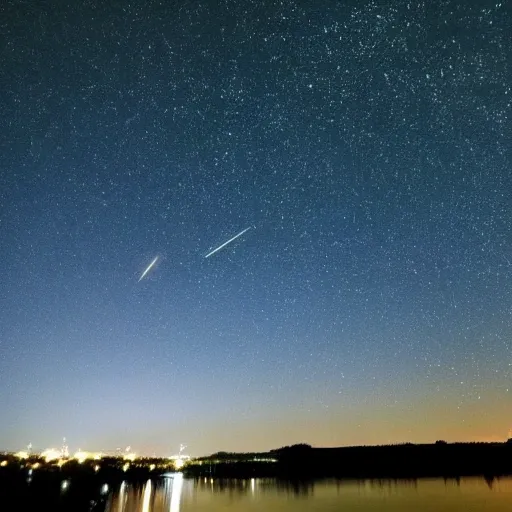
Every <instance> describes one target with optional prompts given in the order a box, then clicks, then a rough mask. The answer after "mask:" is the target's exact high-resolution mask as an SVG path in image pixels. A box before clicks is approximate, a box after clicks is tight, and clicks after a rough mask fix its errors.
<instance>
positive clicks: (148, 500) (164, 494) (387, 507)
mask: <svg viewBox="0 0 512 512" xmlns="http://www.w3.org/2000/svg"><path fill="white" fill-rule="evenodd" d="M106 510H107V511H109V512H163V511H166V512H178V511H180V512H186V511H203V510H208V511H210V512H215V511H226V510H233V511H235V510H237V511H238V510H239V511H251V512H255V511H260V510H261V511H263V510H264V511H267V512H272V511H290V512H291V511H294V512H298V511H299V512H300V511H302V510H304V511H305V510H314V511H317V512H323V511H326V512H327V511H334V510H343V511H345V512H350V511H368V512H370V511H381V512H386V511H395V512H396V511H415V512H423V511H436V512H451V511H459V510H463V511H464V512H471V511H476V510H478V511H480V510H485V511H489V512H505V511H507V512H510V511H511V510H512V478H501V479H494V480H485V479H483V478H463V479H460V480H446V481H445V480H444V479H431V480H428V479H426V480H417V481H390V480H380V481H376V480H372V481H370V480H364V481H346V480H344V481H336V480H327V481H317V482H309V483H300V484H297V483H296V484H293V483H282V482H277V481H275V480H264V479H253V480H238V481H234V480H209V479H206V480H205V479H203V480H187V479H184V478H183V477H182V475H179V474H178V475H174V476H169V477H166V478H162V479H161V480H153V481H148V482H147V483H146V484H144V485H138V486H134V485H130V484H127V483H123V484H121V485H120V486H119V488H117V489H115V490H113V492H112V493H111V494H110V496H109V498H108V500H107V504H106Z"/></svg>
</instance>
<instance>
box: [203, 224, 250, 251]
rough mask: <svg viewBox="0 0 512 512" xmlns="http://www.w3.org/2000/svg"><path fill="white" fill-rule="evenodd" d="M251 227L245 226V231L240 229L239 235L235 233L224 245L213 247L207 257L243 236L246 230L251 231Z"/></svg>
mask: <svg viewBox="0 0 512 512" xmlns="http://www.w3.org/2000/svg"><path fill="white" fill-rule="evenodd" d="M249 229H251V227H250V226H249V227H248V228H245V229H244V230H243V231H240V233H238V235H235V236H234V237H233V238H230V239H229V240H228V241H227V242H224V243H223V244H222V245H219V247H217V249H213V251H211V252H209V253H208V254H207V255H206V256H205V258H209V257H210V256H211V255H212V254H215V253H216V252H217V251H220V250H221V249H222V248H223V247H226V245H228V244H230V243H231V242H232V241H233V240H236V239H237V238H238V237H239V236H242V235H243V234H244V233H245V232H246V231H249Z"/></svg>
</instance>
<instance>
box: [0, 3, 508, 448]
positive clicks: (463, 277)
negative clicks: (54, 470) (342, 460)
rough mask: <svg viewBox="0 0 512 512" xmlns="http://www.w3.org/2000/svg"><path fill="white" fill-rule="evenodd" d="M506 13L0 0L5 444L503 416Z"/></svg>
mask: <svg viewBox="0 0 512 512" xmlns="http://www.w3.org/2000/svg"><path fill="white" fill-rule="evenodd" d="M511 20H512V12H511V10H510V5H508V6H507V3H506V2H500V0H493V1H487V0H469V1H468V0H464V1H462V0H459V1H453V0H443V1H440V0H433V1H430V0H428V1H427V0H418V1H411V2H406V1H404V2H389V1H386V2H383V1H380V0H374V1H368V0H336V1H334V0H326V1H324V2H318V1H316V0H315V1H313V0H295V1H291V0H290V1H288V0H282V1H275V2H274V1H269V0H251V1H249V0H247V1H245V0H215V1H213V0H211V1H210V0H198V1H181V2H180V1H163V0H161V1H157V0H148V1H142V0H141V1H131V2H127V1H114V0H113V1H110V2H99V1H95V0H91V1H88V2H63V1H60V0H55V1H53V2H50V1H47V2H30V1H21V0H17V1H13V0H9V1H8V2H4V3H3V4H2V7H1V16H0V34H1V36H0V37H1V39H0V49H1V50H0V110H1V112H2V115H1V117H0V148H1V149H0V273H1V284H0V389H1V390H2V392H1V393H0V411H1V413H0V414H1V417H2V421H1V422H0V439H1V440H2V446H1V448H3V449H9V450H18V449H21V448H23V447H24V446H26V445H27V444H28V443H29V442H32V444H33V446H34V448H41V449H43V448H47V447H48V446H60V444H61V443H62V437H63V436H66V438H67V442H68V443H69V445H70V449H71V450H76V449H78V447H81V448H82V449H89V450H115V449H116V448H119V447H122V448H124V447H125V446H127V445H131V447H132V449H133V450H134V451H136V452H138V453H146V454H153V453H156V454H159V455H169V454H171V453H175V452H177V450H178V448H179V444H180V443H184V444H186V445H187V451H188V452H190V453H191V454H195V455H202V454H206V453H211V452H214V451H217V450H241V451H249V450H264V449H271V448H277V447H279V446H282V445H285V444H291V443H295V442H308V443H311V444H313V445H316V446H341V445H352V444H381V443H396V442H405V441H411V442H431V441H435V440H436V439H446V440H448V441H454V440H477V441H480V440H504V439H506V438H507V435H508V433H509V429H510V428H512V413H511V411H512V317H511V315H512V306H511V304H512V236H511V228H512V199H511V194H510V191H511V190H512V172H511V158H510V156H511V154H510V152H511V146H512V137H511V133H512V131H511V129H510V128H511V125H510V113H511V101H512V86H511V83H512V80H511V76H512V75H511V69H510V62H511V59H512V39H511V38H510V33H512V23H511ZM246 228H250V229H249V230H248V231H246V232H245V233H244V234H243V235H241V236H240V237H238V238H237V239H236V240H234V241H232V242H231V243H230V244H228V245H227V246H225V247H224V248H223V249H221V250H219V251H218V252H216V253H215V254H213V255H211V256H210V257H208V258H205V255H207V254H208V252H210V251H211V250H213V249H215V248H216V247H218V246H220V245H221V244H223V243H224V242H225V241H227V240H229V239H230V238H232V237H233V236H235V235H236V234H238V233H240V232H241V231H242V230H245V229H246ZM157 256H158V260H157V262H156V264H155V265H154V266H153V268H152V269H151V270H150V271H149V272H148V273H147V275H146V276H145V277H144V279H142V280H140V281H139V278H140V276H141V274H142V272H143V271H144V269H145V268H146V267H147V266H148V265H149V264H150V263H151V261H152V260H153V259H154V258H156V257H157Z"/></svg>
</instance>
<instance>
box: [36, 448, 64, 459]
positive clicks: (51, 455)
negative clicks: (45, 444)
mask: <svg viewBox="0 0 512 512" xmlns="http://www.w3.org/2000/svg"><path fill="white" fill-rule="evenodd" d="M61 454H62V452H61V451H60V450H55V448H48V449H47V450H45V451H44V452H43V453H41V457H43V459H45V460H46V462H50V461H52V460H56V459H59V458H60V456H61Z"/></svg>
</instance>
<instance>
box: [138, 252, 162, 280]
mask: <svg viewBox="0 0 512 512" xmlns="http://www.w3.org/2000/svg"><path fill="white" fill-rule="evenodd" d="M157 261H158V256H156V258H155V259H154V260H153V261H152V262H151V263H150V264H149V265H148V267H147V268H146V270H144V272H142V275H141V276H140V277H139V280H138V281H137V282H138V283H140V282H141V281H142V280H143V279H144V276H145V275H146V274H147V273H148V272H149V271H150V270H151V269H152V268H153V265H154V264H155V263H156V262H157Z"/></svg>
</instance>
